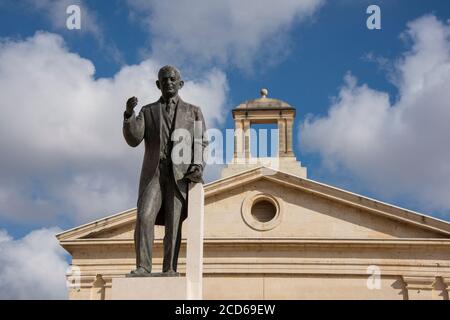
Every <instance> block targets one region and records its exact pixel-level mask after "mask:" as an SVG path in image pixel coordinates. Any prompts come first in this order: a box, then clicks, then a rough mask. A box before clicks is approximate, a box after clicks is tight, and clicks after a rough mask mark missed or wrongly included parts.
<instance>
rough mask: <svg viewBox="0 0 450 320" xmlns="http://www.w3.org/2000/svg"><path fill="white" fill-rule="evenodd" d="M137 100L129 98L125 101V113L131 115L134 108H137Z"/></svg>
mask: <svg viewBox="0 0 450 320" xmlns="http://www.w3.org/2000/svg"><path fill="white" fill-rule="evenodd" d="M137 103H138V99H137V98H136V97H131V98H129V99H128V100H127V113H128V114H132V113H133V110H134V108H135V107H136V106H137Z"/></svg>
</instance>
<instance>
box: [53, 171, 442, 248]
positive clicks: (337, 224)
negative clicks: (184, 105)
mask: <svg viewBox="0 0 450 320" xmlns="http://www.w3.org/2000/svg"><path fill="white" fill-rule="evenodd" d="M204 189H205V238H222V239H224V238H251V239H254V238H278V239H279V238H330V239H331V238H346V239H370V238H388V239H395V238H450V224H449V223H448V222H446V221H442V220H439V219H436V218H433V217H430V216H426V215H423V214H420V213H417V212H413V211H410V210H407V209H403V208H399V207H396V206H392V205H389V204H386V203H383V202H380V201H377V200H374V199H370V198H367V197H363V196H360V195H357V194H354V193H351V192H348V191H345V190H341V189H338V188H334V187H331V186H328V185H325V184H322V183H319V182H316V181H313V180H310V179H304V178H300V177H297V176H294V175H291V174H288V173H285V172H281V171H277V170H274V169H269V168H265V167H259V168H255V169H251V170H247V171H244V172H241V173H239V174H236V175H234V176H230V177H227V178H224V179H220V180H217V181H214V182H212V183H209V184H206V185H205V186H204ZM249 194H264V195H267V196H269V197H270V196H273V197H274V199H279V201H281V202H283V206H284V208H283V210H284V217H283V219H282V221H281V222H280V223H279V225H277V226H276V227H274V228H273V229H270V230H263V229H264V227H263V228H262V229H258V226H256V227H255V226H253V225H251V223H249V222H248V221H243V220H245V217H244V215H245V214H244V213H243V210H244V209H243V207H244V205H245V201H247V202H248V198H249ZM135 219H136V208H133V209H130V210H127V211H124V212H121V213H118V214H115V215H112V216H108V217H106V218H103V219H99V220H96V221H94V222H91V223H88V224H85V225H82V226H79V227H76V228H73V229H70V230H67V231H64V232H62V233H60V234H58V235H57V238H58V240H59V241H60V242H68V241H73V240H96V239H119V240H120V239H123V240H125V239H127V240H130V239H132V238H133V233H134V226H135ZM162 236H163V228H161V227H158V230H157V231H156V235H155V237H156V238H162Z"/></svg>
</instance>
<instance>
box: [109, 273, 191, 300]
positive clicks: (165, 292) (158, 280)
mask: <svg viewBox="0 0 450 320" xmlns="http://www.w3.org/2000/svg"><path fill="white" fill-rule="evenodd" d="M111 299H112V300H184V299H186V278H185V277H148V278H145V277H143V278H114V279H112V288H111Z"/></svg>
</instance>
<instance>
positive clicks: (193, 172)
mask: <svg viewBox="0 0 450 320" xmlns="http://www.w3.org/2000/svg"><path fill="white" fill-rule="evenodd" d="M202 175H203V170H202V167H201V166H199V165H195V164H193V165H191V166H190V167H189V170H188V172H186V174H185V176H184V177H185V178H186V179H188V180H189V181H191V182H195V183H200V182H201V183H203V179H202Z"/></svg>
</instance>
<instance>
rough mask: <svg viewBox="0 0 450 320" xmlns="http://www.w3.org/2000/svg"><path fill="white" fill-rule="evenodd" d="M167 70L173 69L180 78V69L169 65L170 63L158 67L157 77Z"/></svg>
mask: <svg viewBox="0 0 450 320" xmlns="http://www.w3.org/2000/svg"><path fill="white" fill-rule="evenodd" d="M169 71H174V72H175V74H176V75H177V77H178V79H181V72H180V70H178V69H177V68H175V67H174V66H171V65H166V66H164V67H162V68H161V69H159V71H158V79H159V78H160V77H161V75H162V74H163V73H164V72H169Z"/></svg>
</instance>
